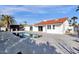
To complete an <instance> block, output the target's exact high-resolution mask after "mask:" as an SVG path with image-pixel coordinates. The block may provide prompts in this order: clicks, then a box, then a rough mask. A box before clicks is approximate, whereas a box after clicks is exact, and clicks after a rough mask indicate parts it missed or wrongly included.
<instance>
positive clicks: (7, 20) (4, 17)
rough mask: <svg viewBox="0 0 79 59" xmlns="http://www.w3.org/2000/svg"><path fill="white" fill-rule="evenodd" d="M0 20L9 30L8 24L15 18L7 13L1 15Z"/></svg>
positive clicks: (12, 22)
mask: <svg viewBox="0 0 79 59" xmlns="http://www.w3.org/2000/svg"><path fill="white" fill-rule="evenodd" d="M1 16H2V17H1V21H3V23H4V24H5V26H6V29H7V30H9V29H10V25H11V24H15V20H14V18H13V17H12V16H9V15H1Z"/></svg>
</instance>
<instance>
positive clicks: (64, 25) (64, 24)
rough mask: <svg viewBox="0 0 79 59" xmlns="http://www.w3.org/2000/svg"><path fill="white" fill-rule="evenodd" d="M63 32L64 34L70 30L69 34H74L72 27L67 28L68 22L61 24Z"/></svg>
mask: <svg viewBox="0 0 79 59" xmlns="http://www.w3.org/2000/svg"><path fill="white" fill-rule="evenodd" d="M62 27H63V32H64V33H66V31H68V30H71V31H70V33H74V27H73V26H69V22H68V21H67V20H66V21H65V22H64V23H63V24H62Z"/></svg>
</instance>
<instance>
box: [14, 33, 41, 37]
mask: <svg viewBox="0 0 79 59" xmlns="http://www.w3.org/2000/svg"><path fill="white" fill-rule="evenodd" d="M13 34H15V35H16V36H19V37H20V38H26V37H29V38H40V37H42V35H39V34H32V33H27V32H18V33H13Z"/></svg>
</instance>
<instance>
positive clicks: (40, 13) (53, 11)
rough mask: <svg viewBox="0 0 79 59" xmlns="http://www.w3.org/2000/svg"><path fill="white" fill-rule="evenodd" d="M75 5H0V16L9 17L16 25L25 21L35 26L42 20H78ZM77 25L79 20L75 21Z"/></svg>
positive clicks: (78, 15)
mask: <svg viewBox="0 0 79 59" xmlns="http://www.w3.org/2000/svg"><path fill="white" fill-rule="evenodd" d="M76 8H77V5H0V14H6V15H11V16H13V17H14V19H15V20H16V21H17V23H18V24H20V23H23V22H24V21H27V23H28V24H35V23H38V22H40V21H43V20H53V19H57V18H64V17H69V18H71V17H73V16H77V17H78V18H79V12H76V11H75V10H76ZM77 21H78V23H79V20H77Z"/></svg>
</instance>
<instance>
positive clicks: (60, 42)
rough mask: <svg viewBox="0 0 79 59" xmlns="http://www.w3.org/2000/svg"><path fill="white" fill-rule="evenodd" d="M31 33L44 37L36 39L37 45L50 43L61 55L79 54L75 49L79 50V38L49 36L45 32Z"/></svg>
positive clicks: (62, 35)
mask: <svg viewBox="0 0 79 59" xmlns="http://www.w3.org/2000/svg"><path fill="white" fill-rule="evenodd" d="M30 33H33V34H39V35H42V37H40V38H36V39H34V40H35V41H36V43H37V44H40V43H47V42H49V44H50V45H51V46H55V47H56V50H57V51H58V52H59V53H79V51H76V50H75V49H74V48H77V49H79V42H76V41H79V38H77V37H72V36H69V35H65V34H49V33H43V32H30Z"/></svg>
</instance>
